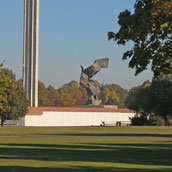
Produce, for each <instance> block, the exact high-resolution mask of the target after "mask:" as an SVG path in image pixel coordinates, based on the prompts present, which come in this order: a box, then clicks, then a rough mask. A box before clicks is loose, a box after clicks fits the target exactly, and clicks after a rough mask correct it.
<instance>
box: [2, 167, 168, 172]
mask: <svg viewBox="0 0 172 172" xmlns="http://www.w3.org/2000/svg"><path fill="white" fill-rule="evenodd" d="M112 171H114V172H162V169H159V170H157V169H156V170H155V169H146V170H144V169H134V168H99V167H97V168H96V167H95V168H88V167H84V166H83V167H74V168H58V167H54V168H51V167H50V168H47V167H20V166H3V167H0V172H112ZM163 171H164V172H171V171H170V170H169V169H163Z"/></svg>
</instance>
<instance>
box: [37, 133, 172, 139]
mask: <svg viewBox="0 0 172 172" xmlns="http://www.w3.org/2000/svg"><path fill="white" fill-rule="evenodd" d="M36 135H37V136H38V137H39V136H40V137H41V136H45V137H46V136H80V137H83V136H88V137H89V136H94V137H147V138H149V137H150V138H156V137H160V138H172V134H148V133H97V134H95V133H93V134H92V133H82V134H79V133H74V134H73V133H72V134H71V133H45V134H44V133H38V134H36Z"/></svg>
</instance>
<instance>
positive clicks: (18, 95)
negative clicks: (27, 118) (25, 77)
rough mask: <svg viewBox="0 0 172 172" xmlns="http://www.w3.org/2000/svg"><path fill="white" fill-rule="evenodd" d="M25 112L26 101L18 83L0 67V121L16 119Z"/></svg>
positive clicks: (10, 72)
mask: <svg viewBox="0 0 172 172" xmlns="http://www.w3.org/2000/svg"><path fill="white" fill-rule="evenodd" d="M26 112H27V100H26V96H25V92H24V90H23V87H22V85H21V84H20V81H16V78H15V75H14V74H13V72H12V71H11V70H9V69H6V68H2V66H1V67H0V119H1V125H3V123H4V121H5V120H9V119H18V118H20V117H23V116H24V115H25V114H26Z"/></svg>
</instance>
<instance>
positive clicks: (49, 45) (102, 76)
mask: <svg viewBox="0 0 172 172" xmlns="http://www.w3.org/2000/svg"><path fill="white" fill-rule="evenodd" d="M134 3H135V0H40V44H39V80H40V81H42V82H44V83H45V85H46V86H48V85H49V84H51V85H53V86H54V87H55V88H59V87H60V86H62V85H63V84H65V83H68V82H69V81H71V80H76V81H79V79H80V73H81V69H80V65H82V66H84V67H88V66H89V65H92V64H93V62H94V60H95V59H98V58H105V57H109V59H110V64H109V68H108V69H103V70H102V71H100V72H99V73H98V74H97V76H96V77H95V78H94V79H97V80H98V81H99V82H100V83H102V84H119V85H121V86H122V87H123V88H127V89H129V88H131V87H132V86H136V85H139V84H142V83H143V82H144V81H145V80H148V79H149V80H151V78H152V72H150V71H145V72H143V73H141V74H140V75H138V76H137V77H135V76H134V72H135V71H134V70H133V69H129V68H128V61H123V60H122V54H123V53H124V52H125V50H127V48H129V47H130V46H131V45H126V46H125V47H123V46H118V45H117V44H116V42H113V41H108V37H107V32H108V31H114V32H115V31H118V29H119V26H118V23H117V21H118V15H119V13H120V12H122V11H123V10H125V9H128V10H133V7H134ZM23 15H24V0H0V22H1V24H0V62H2V61H3V60H5V67H8V68H10V69H12V70H13V72H14V73H15V74H16V76H17V78H21V77H22V63H23V18H24V16H23Z"/></svg>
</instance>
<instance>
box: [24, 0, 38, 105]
mask: <svg viewBox="0 0 172 172" xmlns="http://www.w3.org/2000/svg"><path fill="white" fill-rule="evenodd" d="M23 44H24V45H23V85H24V88H25V91H26V95H27V98H28V100H29V105H30V106H33V107H37V106H38V56H39V0H24V43H23Z"/></svg>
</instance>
